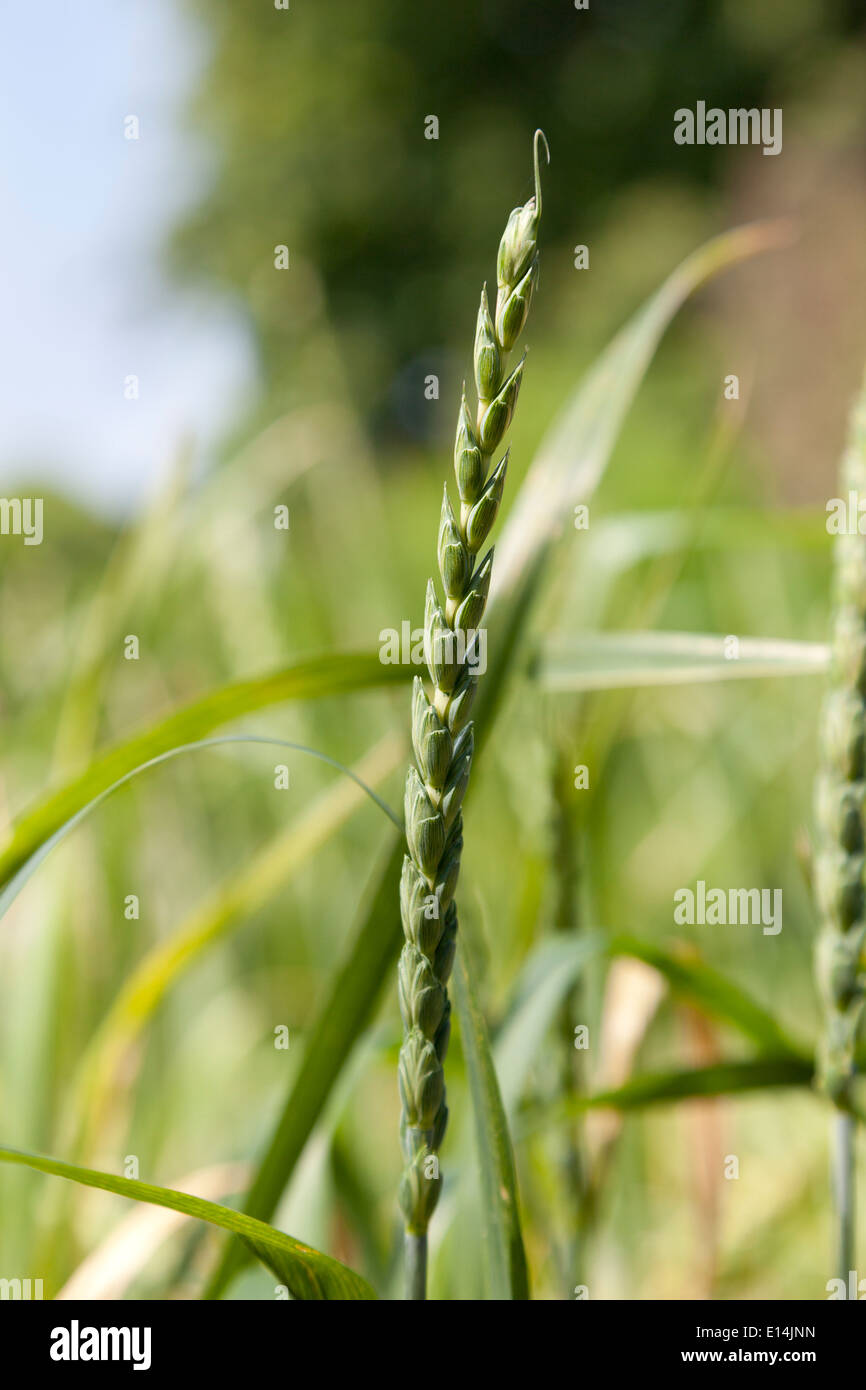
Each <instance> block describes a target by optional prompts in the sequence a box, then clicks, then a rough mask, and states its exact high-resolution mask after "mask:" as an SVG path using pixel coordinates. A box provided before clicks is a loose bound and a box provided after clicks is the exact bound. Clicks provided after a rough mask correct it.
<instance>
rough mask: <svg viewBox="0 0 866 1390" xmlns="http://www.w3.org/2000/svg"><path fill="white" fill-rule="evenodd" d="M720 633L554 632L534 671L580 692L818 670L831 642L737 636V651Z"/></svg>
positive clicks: (552, 685)
mask: <svg viewBox="0 0 866 1390" xmlns="http://www.w3.org/2000/svg"><path fill="white" fill-rule="evenodd" d="M725 643H726V638H724V637H713V636H705V635H703V634H700V633H694V632H605V633H601V632H599V633H586V634H581V635H579V636H568V637H561V636H553V637H551V638H549V639H548V640H547V641H546V642H545V643H544V645H543V646H542V648H541V651H540V653H539V655H538V656H537V658H536V660H535V662H534V664H533V675H534V677H535V679H536V680H537V681H538V683H539V685H540V686H541V687H542V689H544V690H549V691H551V692H553V693H556V692H568V693H572V692H579V691H587V690H616V689H625V688H627V687H632V686H657V685H690V684H694V683H695V682H698V681H700V682H703V681H731V680H754V679H756V678H760V677H763V676H815V675H822V674H823V673H824V672H825V671H826V670H827V666H828V664H829V661H830V648H829V647H828V646H825V645H824V644H823V643H821V642H785V641H779V640H777V639H775V638H771V637H740V638H739V639H738V651H737V655H736V657H730V656H726V655H725Z"/></svg>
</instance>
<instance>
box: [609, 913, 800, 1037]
mask: <svg viewBox="0 0 866 1390" xmlns="http://www.w3.org/2000/svg"><path fill="white" fill-rule="evenodd" d="M609 951H610V954H611V955H614V956H633V957H634V958H635V959H636V960H641V961H643V962H644V964H645V965H651V966H652V967H653V968H654V969H655V970H658V972H659V974H661V975H663V976H664V978H665V979H666V980H667V982H668V984H669V985H670V987H671V989H672V990H673V992H674V994H677V995H679V996H680V997H681V998H685V999H688V1000H689V1002H690V1003H692V1004H695V1005H697V1007H698V1008H699V1009H701V1010H703V1011H704V1012H705V1013H708V1014H710V1015H712V1016H713V1017H714V1018H716V1019H719V1020H720V1021H721V1022H722V1023H727V1024H730V1025H731V1026H732V1027H733V1028H736V1029H737V1030H738V1032H740V1033H742V1034H743V1035H744V1036H745V1037H747V1038H748V1039H749V1040H750V1041H751V1042H753V1043H755V1044H756V1045H757V1046H758V1047H759V1048H760V1049H761V1050H762V1051H763V1052H767V1053H771V1054H775V1055H777V1056H788V1057H792V1058H797V1059H798V1060H799V1061H801V1062H807V1061H808V1060H809V1051H808V1049H806V1048H804V1047H801V1046H799V1045H798V1044H797V1043H796V1042H794V1041H793V1040H792V1039H791V1038H789V1037H788V1035H787V1033H786V1032H785V1030H784V1029H783V1028H782V1027H781V1026H780V1025H779V1023H778V1022H777V1021H776V1019H775V1018H774V1017H773V1015H772V1014H771V1013H770V1012H769V1011H768V1010H767V1009H765V1008H764V1007H763V1006H762V1005H761V1004H758V1003H757V1002H756V1001H755V1000H754V999H753V998H752V997H751V995H749V994H747V993H746V991H745V990H744V989H742V988H741V987H740V986H739V985H737V984H734V982H733V981H732V980H729V979H728V977H727V976H726V975H722V974H720V973H719V971H718V970H714V969H713V968H712V967H711V966H709V965H707V964H706V962H705V961H703V960H701V959H700V957H698V956H697V955H694V954H689V955H686V954H682V955H674V954H673V953H672V952H671V951H665V950H662V949H661V947H659V946H655V945H653V944H652V943H651V942H648V941H640V940H638V938H637V937H634V936H615V937H614V938H613V940H612V941H611V942H610V945H609Z"/></svg>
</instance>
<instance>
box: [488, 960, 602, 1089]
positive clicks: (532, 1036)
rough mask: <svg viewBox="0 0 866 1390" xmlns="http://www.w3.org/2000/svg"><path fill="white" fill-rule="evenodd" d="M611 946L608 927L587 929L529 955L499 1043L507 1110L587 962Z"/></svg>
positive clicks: (498, 1069) (498, 1071) (496, 1051)
mask: <svg viewBox="0 0 866 1390" xmlns="http://www.w3.org/2000/svg"><path fill="white" fill-rule="evenodd" d="M606 948H607V940H606V938H605V936H604V933H603V932H581V933H580V934H579V935H575V934H568V935H565V934H564V935H562V936H561V937H560V936H557V937H550V938H548V939H547V940H545V941H542V942H541V943H540V944H539V945H538V946H536V947H535V949H534V950H533V951H531V952H530V954H529V956H528V957H527V959H526V961H525V963H524V966H523V969H522V970H521V973H520V977H519V979H518V981H517V985H516V987H515V991H514V996H513V998H512V1002H511V1004H510V1006H509V1009H508V1013H507V1014H506V1017H505V1019H504V1020H503V1022H502V1026H501V1027H500V1028H499V1030H498V1032H497V1034H496V1041H495V1044H494V1057H495V1059H496V1074H497V1076H498V1077H499V1084H500V1087H501V1091H502V1100H503V1103H504V1105H505V1110H506V1112H507V1114H509V1115H513V1113H514V1111H515V1109H516V1107H517V1104H518V1102H519V1100H520V1098H521V1095H522V1093H523V1089H524V1085H525V1082H526V1078H527V1075H528V1073H529V1070H530V1068H531V1067H532V1066H533V1063H534V1062H535V1060H536V1058H537V1056H538V1052H539V1050H540V1048H541V1047H542V1045H543V1044H544V1041H545V1039H546V1037H547V1035H548V1033H549V1031H550V1028H551V1027H552V1025H553V1022H554V1019H555V1018H556V1015H557V1012H558V1011H559V1009H561V1007H562V1004H563V1002H564V1000H565V999H566V998H567V997H568V994H569V992H570V991H571V989H572V988H573V987H574V985H575V983H576V981H577V980H578V978H579V976H580V974H581V972H582V971H583V968H584V966H585V965H586V963H587V961H589V960H591V959H592V958H593V957H594V956H597V955H600V954H602V953H603V952H604V951H605V950H606Z"/></svg>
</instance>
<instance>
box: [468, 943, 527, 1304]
mask: <svg viewBox="0 0 866 1390" xmlns="http://www.w3.org/2000/svg"><path fill="white" fill-rule="evenodd" d="M452 988H453V994H454V1004H455V1009H456V1013H457V1018H458V1019H459V1021H460V1040H461V1045H462V1048H463V1057H464V1060H465V1062H466V1070H467V1073H468V1076H469V1089H470V1092H471V1095H472V1106H473V1109H474V1112H475V1132H476V1137H477V1143H478V1162H479V1166H480V1169H481V1191H482V1202H483V1224H482V1229H483V1239H484V1255H485V1265H486V1269H487V1280H488V1294H489V1297H490V1298H491V1299H499V1300H502V1299H527V1298H529V1276H528V1273H527V1268H526V1254H525V1251H524V1249H523V1236H522V1234H521V1230H520V1212H519V1208H518V1200H517V1177H516V1174H515V1171H514V1154H513V1151H512V1147H511V1136H510V1135H509V1133H508V1121H507V1120H506V1118H505V1107H504V1106H503V1104H502V1096H501V1095H500V1092H499V1083H498V1081H497V1079H496V1068H495V1067H494V1065H493V1056H492V1053H491V1050H490V1038H489V1036H488V1032H487V1024H486V1022H485V1020H484V1014H483V1012H482V1010H481V1005H480V1003H479V1001H478V996H477V994H476V991H475V985H474V982H473V980H472V977H471V974H470V972H469V969H468V966H467V961H466V952H465V950H464V949H462V948H461V949H460V950H458V952H457V960H456V963H455V967H454V976H453V987H452Z"/></svg>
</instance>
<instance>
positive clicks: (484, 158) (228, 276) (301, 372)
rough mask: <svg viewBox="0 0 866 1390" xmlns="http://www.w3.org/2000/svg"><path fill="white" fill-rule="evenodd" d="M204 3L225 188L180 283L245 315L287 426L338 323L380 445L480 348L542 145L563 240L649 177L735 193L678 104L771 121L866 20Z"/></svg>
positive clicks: (736, 2)
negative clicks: (783, 85)
mask: <svg viewBox="0 0 866 1390" xmlns="http://www.w3.org/2000/svg"><path fill="white" fill-rule="evenodd" d="M189 3H191V4H193V5H194V7H195V8H196V10H197V11H198V13H199V14H200V16H201V18H202V22H203V23H204V24H205V25H206V26H207V28H208V29H209V30H210V31H211V32H212V39H213V49H212V56H211V59H210V62H209V65H208V67H207V70H206V74H205V77H204V80H203V84H202V88H201V91H200V92H199V93H198V95H197V98H196V101H195V106H194V119H195V121H196V124H197V126H198V128H199V129H201V130H202V131H203V132H204V133H205V134H206V136H207V137H208V139H209V140H211V141H212V142H213V143H214V145H215V147H216V173H215V177H214V180H213V184H212V186H211V188H210V191H209V192H208V193H207V194H206V196H205V197H204V198H203V199H202V201H201V202H200V204H199V205H198V207H197V208H196V209H195V210H194V212H193V213H192V215H190V216H189V217H188V218H187V219H186V221H185V223H184V225H183V226H182V227H180V228H179V229H178V232H177V235H176V238H175V241H174V245H173V248H172V249H173V253H174V259H175V264H176V265H177V266H178V268H179V269H181V270H182V271H183V272H184V273H187V274H189V273H197V274H200V275H203V276H205V277H207V278H210V279H211V280H215V281H216V282H217V283H219V284H220V285H221V286H223V287H226V288H231V289H232V290H234V291H236V292H238V293H239V294H240V295H241V297H242V299H243V300H244V302H245V303H246V305H247V306H248V308H249V312H250V315H251V317H252V321H253V324H254V328H255V331H256V334H257V338H258V342H259V345H260V350H261V362H262V371H263V376H264V384H265V397H264V399H263V401H262V402H261V410H262V413H263V415H264V417H266V418H269V417H271V416H272V415H273V414H275V413H278V412H280V411H282V410H285V409H286V408H288V406H290V405H291V404H292V402H293V401H295V400H296V399H298V398H300V397H301V396H303V397H304V398H306V399H310V397H311V396H313V397H314V396H315V395H316V394H317V393H319V392H320V391H321V388H322V384H323V375H324V374H323V370H322V354H321V344H320V343H319V341H318V339H316V337H315V335H314V334H313V333H312V331H311V325H313V324H315V323H316V322H319V321H320V319H321V309H322V308H323V307H324V308H326V310H327V314H328V317H329V320H330V322H331V323H332V324H333V325H334V326H335V328H336V330H337V332H338V334H339V342H340V348H341V354H342V357H343V360H344V362H345V364H346V366H347V369H348V371H349V373H350V383H351V389H352V390H353V392H354V395H355V402H356V404H358V405H360V406H361V407H362V409H363V411H364V414H365V415H366V417H367V418H368V420H370V421H371V423H373V424H374V425H376V426H378V429H377V433H378V434H379V435H380V437H381V435H382V434H383V433H386V434H387V433H394V432H396V433H397V434H400V433H403V432H404V430H405V429H406V427H407V418H408V417H407V413H406V411H405V410H404V409H403V405H404V398H405V395H406V382H407V374H408V379H409V381H410V382H411V386H410V392H411V394H412V395H413V398H414V397H415V396H416V395H418V394H419V391H420V387H418V388H417V389H416V383H420V382H422V380H423V377H424V375H425V373H426V372H427V371H437V370H438V364H440V363H441V364H443V365H444V364H445V363H447V355H446V354H447V349H448V346H449V345H450V344H451V343H453V342H459V341H463V340H464V339H465V336H466V329H467V325H466V322H465V319H466V307H465V306H466V284H467V280H469V281H470V282H473V283H474V281H475V280H476V279H478V278H480V277H482V276H484V275H489V274H490V272H491V269H492V268H491V266H490V265H489V255H488V253H489V248H490V244H491V239H492V238H493V237H495V235H496V228H498V227H499V225H500V223H501V221H502V216H503V212H504V211H507V209H503V207H502V190H503V189H509V190H510V191H511V202H512V204H516V203H517V202H518V201H521V200H522V199H523V198H524V196H525V195H526V194H527V192H528V190H529V180H528V178H524V171H526V169H527V152H528V149H529V141H530V137H531V133H532V131H533V130H534V129H535V127H536V126H538V125H541V126H543V127H544V129H545V130H546V132H547V134H548V136H549V139H550V145H551V149H552V151H553V156H554V159H555V167H556V177H555V178H551V179H549V180H548V184H547V193H546V199H547V207H546V214H545V215H546V221H547V236H548V238H550V239H551V240H553V239H556V238H559V237H563V238H568V239H569V243H570V242H572V241H573V242H575V243H576V242H582V241H588V240H589V237H590V236H591V234H592V233H593V231H594V230H595V229H596V228H597V227H598V225H599V221H600V220H601V219H602V218H603V217H604V214H605V210H606V206H607V204H608V203H609V201H610V200H611V198H612V197H613V196H615V195H617V194H618V193H619V192H620V191H621V190H622V189H623V188H624V187H625V186H627V185H628V184H629V183H630V182H631V181H634V180H643V179H646V178H648V177H652V176H666V177H668V178H669V179H674V180H678V181H681V182H682V181H685V182H690V183H692V184H697V185H704V186H706V185H709V184H711V183H712V182H713V180H715V179H718V178H719V177H721V171H722V170H723V169H724V160H720V159H719V158H718V153H719V152H718V150H716V149H714V148H713V147H703V148H699V147H695V148H693V149H688V150H687V151H684V150H683V148H682V147H680V146H677V145H675V144H674V141H673V113H674V111H675V109H676V108H677V107H679V106H689V105H691V106H694V104H695V102H696V101H697V100H698V99H702V100H704V101H706V102H707V104H708V105H718V106H722V107H728V106H765V105H771V104H773V96H774V94H776V93H777V81H776V79H777V76H778V74H779V72H780V71H785V70H787V67H788V65H790V64H795V63H796V62H797V61H799V60H800V59H801V58H802V57H804V56H805V55H806V54H807V53H808V52H809V51H810V48H809V46H810V44H812V43H813V41H814V38H815V35H816V33H818V34H820V38H821V41H822V43H823V44H825V45H826V44H827V43H832V42H834V41H836V40H838V39H839V38H841V37H842V36H843V35H844V34H845V33H847V32H849V31H850V29H851V28H852V27H853V25H854V24H855V22H856V21H855V10H854V8H853V7H851V8H850V9H846V7H845V6H844V5H843V4H841V3H840V4H838V5H829V6H828V5H825V4H821V3H819V2H818V0H796V2H795V3H789V4H786V5H784V6H769V7H762V6H758V7H755V6H754V4H753V0H665V2H664V3H660V4H654V5H651V6H650V5H647V4H646V3H644V0H605V3H604V4H601V3H598V4H596V3H594V0H593V3H592V4H591V5H590V8H589V9H587V10H579V9H577V8H576V7H575V5H574V4H573V3H571V0H543V3H539V0H475V3H474V4H467V3H465V0H438V3H437V4H436V5H435V6H421V5H411V4H406V3H405V0H364V3H363V4H359V3H358V0H328V3H327V4H323V3H321V0H320V3H317V4H315V5H313V4H309V3H307V4H304V3H302V0H296V3H293V4H291V7H290V8H288V9H282V8H280V9H278V8H276V5H275V4H273V3H270V0H268V3H261V4H258V5H249V4H248V3H245V0H206V2H205V0H189ZM429 116H436V117H437V118H438V122H439V129H438V139H430V138H427V134H429V133H430V131H429V123H428V124H427V125H426V126H425V121H426V118H427V117H429ZM425 131H426V134H425ZM515 171H519V172H520V182H519V183H518V184H515ZM279 245H285V246H287V247H288V248H289V254H290V257H291V268H290V269H289V270H288V271H287V272H276V271H275V270H274V248H275V247H276V246H279ZM457 261H459V264H460V273H459V275H455V271H454V266H455V262H457ZM311 267H315V270H316V272H317V274H311V273H310V270H311ZM322 290H323V291H324V304H323V301H322V294H321V291H322ZM458 334H459V335H460V337H459V338H458V337H457V335H458ZM383 383H385V385H384V386H383ZM415 413H416V416H417V415H419V414H420V418H421V420H422V421H423V420H424V419H425V418H433V414H434V413H433V412H424V411H423V410H422V411H420V412H417V411H416V412H415ZM413 423H417V421H415V422H413ZM421 428H422V431H423V424H422V427H421ZM410 432H411V425H410Z"/></svg>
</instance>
